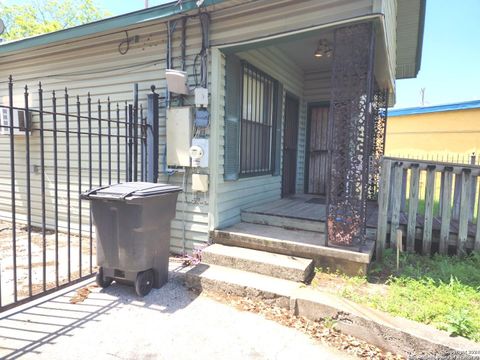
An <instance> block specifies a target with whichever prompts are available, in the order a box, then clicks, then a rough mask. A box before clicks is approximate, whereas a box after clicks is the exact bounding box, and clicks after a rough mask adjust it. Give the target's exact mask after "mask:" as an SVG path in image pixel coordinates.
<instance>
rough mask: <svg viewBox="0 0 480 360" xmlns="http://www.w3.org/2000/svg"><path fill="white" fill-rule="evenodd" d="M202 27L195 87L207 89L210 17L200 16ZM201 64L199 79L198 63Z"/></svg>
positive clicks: (204, 14) (194, 61)
mask: <svg viewBox="0 0 480 360" xmlns="http://www.w3.org/2000/svg"><path fill="white" fill-rule="evenodd" d="M199 18H200V26H201V28H202V48H201V50H200V52H199V53H198V54H197V55H196V56H195V59H194V60H193V77H194V79H195V87H199V86H200V87H204V88H206V87H207V84H208V77H207V76H208V51H207V50H208V48H209V47H210V38H209V34H210V15H209V14H208V13H201V14H200V15H199ZM199 62H200V79H199V77H198V72H197V71H198V70H197V69H198V63H199Z"/></svg>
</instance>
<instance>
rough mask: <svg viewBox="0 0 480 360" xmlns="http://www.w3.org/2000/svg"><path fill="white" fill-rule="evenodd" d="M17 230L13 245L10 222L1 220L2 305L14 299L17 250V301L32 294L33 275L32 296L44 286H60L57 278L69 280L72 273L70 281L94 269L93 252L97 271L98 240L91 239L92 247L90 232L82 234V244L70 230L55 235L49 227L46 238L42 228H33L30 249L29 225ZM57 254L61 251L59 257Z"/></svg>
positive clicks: (19, 227) (0, 279)
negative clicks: (30, 286)
mask: <svg viewBox="0 0 480 360" xmlns="http://www.w3.org/2000/svg"><path fill="white" fill-rule="evenodd" d="M15 233H16V244H15V247H14V244H13V232H12V226H11V223H9V222H5V221H2V220H0V268H1V273H0V276H1V278H0V284H1V305H2V306H5V305H8V304H9V303H12V302H13V301H14V284H15V281H14V276H15V275H14V250H15V257H16V270H17V274H16V278H17V281H16V284H17V296H18V300H20V299H22V298H25V297H28V296H29V279H30V278H31V284H32V295H35V294H38V293H41V292H42V291H43V290H44V288H45V290H49V289H52V288H54V287H55V286H56V285H57V277H58V285H62V284H65V283H67V282H68V281H69V272H70V280H75V279H78V278H79V277H81V276H85V275H87V274H89V273H90V269H91V268H90V253H92V258H91V259H92V270H93V271H95V268H94V267H95V265H96V256H95V254H96V249H95V241H94V240H93V241H92V249H90V236H89V233H88V232H87V233H86V234H85V233H84V234H82V238H81V245H80V238H79V237H78V236H77V235H74V234H70V238H69V236H68V234H67V233H64V232H58V233H57V235H56V234H55V232H54V231H52V230H46V231H45V239H44V238H43V234H42V229H41V228H38V227H31V228H30V239H31V242H30V244H31V245H30V251H29V231H28V227H27V226H26V225H23V224H17V226H16V231H15ZM69 243H70V246H69ZM69 249H70V251H69ZM80 249H81V251H80ZM56 250H58V251H56ZM90 250H91V251H90ZM69 253H70V256H69ZM29 254H30V256H29ZM56 254H58V256H57V255H56ZM57 257H58V261H57ZM80 258H81V260H80ZM29 262H31V276H30V274H29ZM80 264H81V267H80ZM69 265H70V266H69ZM44 267H45V279H44V271H43V269H44Z"/></svg>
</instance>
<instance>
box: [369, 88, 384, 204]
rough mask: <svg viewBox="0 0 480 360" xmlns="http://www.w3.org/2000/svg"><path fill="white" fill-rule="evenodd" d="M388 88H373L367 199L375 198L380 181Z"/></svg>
mask: <svg viewBox="0 0 480 360" xmlns="http://www.w3.org/2000/svg"><path fill="white" fill-rule="evenodd" d="M387 114H388V90H387V89H379V88H378V87H377V88H376V89H375V92H374V94H373V99H372V115H373V121H374V126H373V127H372V145H371V148H372V150H371V155H370V164H369V166H370V169H369V171H368V177H369V179H368V199H369V200H377V195H378V185H379V182H380V162H381V160H382V156H383V154H384V153H385V135H386V132H387Z"/></svg>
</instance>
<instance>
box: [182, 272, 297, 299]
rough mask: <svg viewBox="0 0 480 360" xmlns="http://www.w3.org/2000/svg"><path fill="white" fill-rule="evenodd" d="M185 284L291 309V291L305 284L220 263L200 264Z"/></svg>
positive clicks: (189, 274) (194, 287)
mask: <svg viewBox="0 0 480 360" xmlns="http://www.w3.org/2000/svg"><path fill="white" fill-rule="evenodd" d="M185 284H186V285H187V287H189V288H191V289H196V290H198V291H203V290H206V291H211V292H217V293H219V292H220V293H226V294H233V295H237V296H251V297H255V298H260V299H264V300H268V301H270V302H272V303H275V304H276V305H278V306H280V307H283V308H290V294H291V293H292V291H293V290H295V289H297V288H298V287H299V286H300V285H301V284H300V283H298V282H296V281H290V280H283V279H278V278H274V277H271V276H266V275H262V274H256V273H253V272H248V271H243V270H237V269H232V268H228V267H224V266H218V265H208V264H203V263H201V264H198V265H196V266H195V267H194V268H193V269H191V270H189V271H188V272H187V274H186V278H185Z"/></svg>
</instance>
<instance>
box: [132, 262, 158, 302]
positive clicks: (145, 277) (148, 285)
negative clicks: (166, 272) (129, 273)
mask: <svg viewBox="0 0 480 360" xmlns="http://www.w3.org/2000/svg"><path fill="white" fill-rule="evenodd" d="M153 276H154V275H153V270H151V269H150V270H146V271H141V272H139V273H138V274H137V279H136V280H135V292H136V293H137V295H138V296H142V297H143V296H145V295H147V294H148V293H149V292H150V290H152V287H153Z"/></svg>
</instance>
